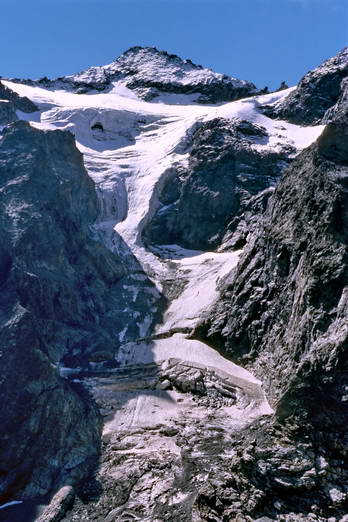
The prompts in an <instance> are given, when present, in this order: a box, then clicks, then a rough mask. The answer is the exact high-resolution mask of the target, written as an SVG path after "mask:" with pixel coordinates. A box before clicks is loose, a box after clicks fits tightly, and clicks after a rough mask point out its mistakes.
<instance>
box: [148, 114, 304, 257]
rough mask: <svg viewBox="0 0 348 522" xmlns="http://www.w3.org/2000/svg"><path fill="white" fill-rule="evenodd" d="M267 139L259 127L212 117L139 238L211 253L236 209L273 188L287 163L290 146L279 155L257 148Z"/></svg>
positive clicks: (199, 131) (195, 136) (170, 179)
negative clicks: (205, 250)
mask: <svg viewBox="0 0 348 522" xmlns="http://www.w3.org/2000/svg"><path fill="white" fill-rule="evenodd" d="M267 139H268V134H267V131H266V129H265V128H264V127H262V126H261V125H256V124H253V123H250V122H247V121H243V120H238V119H236V120H232V121H228V120H225V119H222V118H216V119H213V120H210V121H208V122H206V123H204V124H202V125H201V126H200V127H199V128H198V129H197V130H196V131H195V132H194V134H193V136H192V141H191V143H190V144H189V159H188V165H187V167H182V166H180V165H179V166H178V167H177V168H175V167H173V168H172V169H171V172H169V173H168V177H167V182H166V183H165V184H164V186H163V188H162V190H161V193H160V194H159V201H160V206H159V208H158V210H157V212H156V213H155V215H154V217H153V218H152V220H151V221H150V222H149V223H148V224H147V226H146V227H145V230H144V233H143V237H144V239H145V240H146V241H147V242H148V243H150V244H178V245H181V246H183V247H186V248H194V249H202V250H204V249H208V250H209V249H213V248H216V247H217V246H218V245H219V244H220V243H221V240H222V238H223V236H224V233H225V231H226V226H227V224H228V223H229V222H231V220H233V219H234V218H236V216H237V215H238V214H239V213H240V210H241V207H243V206H248V201H249V199H250V197H251V196H254V195H256V194H258V193H259V192H261V191H263V190H264V189H266V188H268V187H269V186H271V185H274V184H275V183H276V181H277V179H278V178H279V176H280V174H281V172H282V169H283V168H284V166H285V165H287V164H288V163H289V162H290V159H289V155H290V154H291V153H292V152H294V149H293V148H292V147H291V146H285V145H284V146H283V147H282V150H279V151H275V150H272V149H268V150H266V151H265V150H260V149H258V148H257V144H259V143H264V142H267ZM237 222H238V219H237V220H235V221H234V226H235V227H236V226H237ZM230 228H232V225H231V227H230Z"/></svg>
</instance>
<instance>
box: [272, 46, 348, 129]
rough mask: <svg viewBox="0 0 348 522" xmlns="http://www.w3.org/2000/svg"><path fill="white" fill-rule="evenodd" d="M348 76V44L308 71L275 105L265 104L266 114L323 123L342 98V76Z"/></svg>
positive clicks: (294, 121) (309, 122) (298, 120)
mask: <svg viewBox="0 0 348 522" xmlns="http://www.w3.org/2000/svg"><path fill="white" fill-rule="evenodd" d="M347 76H348V47H346V48H344V49H343V50H342V51H341V52H340V53H338V54H337V55H336V56H334V57H333V58H330V59H329V60H326V61H325V62H324V63H322V64H321V65H319V67H317V68H316V69H313V70H312V71H310V72H308V73H307V74H306V75H305V76H304V77H303V78H302V80H301V81H300V83H299V84H298V86H297V88H296V89H295V90H294V91H293V92H291V93H290V94H289V96H287V97H286V98H285V99H284V100H282V101H281V102H279V103H278V104H276V105H275V106H271V107H265V114H267V116H270V117H271V118H279V119H283V120H287V121H290V122H292V123H296V124H298V125H315V124H317V123H320V122H321V121H322V119H323V117H324V116H325V113H326V111H327V110H328V109H330V108H331V107H332V106H333V105H335V103H336V102H337V101H338V99H339V97H340V95H341V92H342V80H343V79H344V78H346V77H347Z"/></svg>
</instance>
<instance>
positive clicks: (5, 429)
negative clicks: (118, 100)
mask: <svg viewBox="0 0 348 522" xmlns="http://www.w3.org/2000/svg"><path fill="white" fill-rule="evenodd" d="M0 207H1V213H0V216H1V217H0V220H1V226H0V230H1V237H0V245H1V247H0V248H1V255H0V264H1V267H0V268H1V272H0V273H1V280H0V285H1V292H0V322H1V329H0V332H1V333H0V346H1V357H0V379H1V380H0V397H1V422H2V429H1V435H0V437H1V442H0V447H1V452H0V470H1V473H0V497H1V499H4V500H5V499H6V498H7V497H9V498H13V496H15V495H16V494H17V493H18V492H21V493H22V495H24V497H25V496H31V497H32V496H36V495H41V494H44V493H46V492H47V491H49V490H50V489H52V488H54V487H56V486H58V485H59V484H60V483H62V481H68V482H69V481H76V480H78V479H79V478H81V477H82V476H83V475H84V474H85V473H87V472H89V471H90V470H91V467H92V465H93V463H94V461H95V459H96V457H97V455H98V451H99V435H100V433H99V431H100V430H99V428H100V423H99V415H98V413H97V410H96V409H95V408H94V406H93V404H92V403H91V401H90V400H89V398H88V395H86V393H85V392H84V391H83V390H82V389H80V388H79V387H78V386H77V385H73V386H72V385H71V384H68V383H67V382H66V381H64V380H62V379H61V378H60V377H59V374H58V369H57V365H58V363H59V361H60V360H61V358H62V357H63V356H65V357H68V358H69V357H70V359H72V360H74V358H75V359H78V360H79V361H80V362H81V360H82V361H83V360H87V359H89V358H90V357H93V358H97V359H98V360H99V359H100V358H102V359H107V358H111V357H112V356H113V354H114V353H115V350H116V349H117V345H116V344H115V341H114V337H113V328H115V323H116V324H117V300H116V297H115V296H114V294H113V289H114V286H115V285H116V283H117V282H118V280H119V279H120V277H121V276H122V275H123V274H124V270H123V268H122V266H121V265H120V262H119V261H118V260H117V258H116V257H115V256H113V255H112V254H111V253H110V252H109V251H108V250H107V249H106V248H105V247H104V246H102V245H101V244H99V243H97V242H96V241H95V240H93V238H92V236H91V232H90V225H91V224H92V223H93V222H94V220H95V219H96V216H97V213H98V200H97V196H96V192H95V188H94V183H93V182H92V181H91V179H90V178H89V177H88V175H87V173H86V171H85V169H84V166H83V162H82V155H81V154H80V152H79V151H78V150H77V148H76V146H75V142H74V138H73V136H72V135H71V134H70V133H69V132H62V131H45V132H44V131H41V130H37V129H35V128H33V127H31V126H30V125H29V124H28V123H26V122H23V121H19V122H15V123H13V124H11V125H9V126H7V127H6V128H5V129H4V130H3V133H2V137H1V140H0ZM92 354H93V355H92Z"/></svg>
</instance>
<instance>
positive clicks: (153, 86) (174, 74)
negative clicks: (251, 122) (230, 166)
mask: <svg viewBox="0 0 348 522" xmlns="http://www.w3.org/2000/svg"><path fill="white" fill-rule="evenodd" d="M19 81H21V80H19ZM115 82H118V83H120V84H122V85H124V86H126V87H127V88H128V89H131V90H133V91H134V92H135V94H136V95H137V96H138V97H139V98H141V99H143V100H146V101H152V100H156V99H158V97H159V96H163V95H164V96H167V95H173V96H174V99H175V96H179V98H177V100H180V102H181V103H185V96H183V95H189V97H188V98H187V100H186V102H189V103H190V102H192V101H195V102H197V103H202V104H204V103H218V102H222V101H233V100H237V99H240V98H245V97H247V96H252V95H255V94H257V93H258V90H257V89H256V87H255V85H254V84H253V83H251V82H249V81H246V80H239V79H237V78H232V77H230V76H227V75H226V74H220V73H215V72H214V71H212V70H211V69H206V68H204V67H202V66H201V65H196V64H194V63H193V62H192V61H191V60H183V59H182V58H180V57H179V56H176V55H175V54H169V53H167V52H166V51H159V50H158V49H156V48H155V47H139V46H136V47H131V48H130V49H128V50H127V51H126V52H125V53H123V54H122V55H121V56H119V57H118V58H117V59H116V60H115V61H113V62H112V63H110V64H109V65H105V66H100V67H90V68H89V69H86V70H85V71H82V72H80V73H77V74H74V75H70V76H65V77H61V78H57V79H56V80H49V79H48V78H46V77H45V78H42V79H41V80H39V81H38V82H33V81H31V80H27V81H26V83H29V84H33V83H38V84H39V85H41V86H44V87H48V88H50V87H54V88H57V87H60V88H68V89H73V90H75V91H76V92H77V93H79V94H81V93H88V92H91V91H109V90H110V89H111V88H112V87H113V84H114V83H115ZM166 100H167V101H168V102H169V103H170V97H169V98H168V97H167V98H166Z"/></svg>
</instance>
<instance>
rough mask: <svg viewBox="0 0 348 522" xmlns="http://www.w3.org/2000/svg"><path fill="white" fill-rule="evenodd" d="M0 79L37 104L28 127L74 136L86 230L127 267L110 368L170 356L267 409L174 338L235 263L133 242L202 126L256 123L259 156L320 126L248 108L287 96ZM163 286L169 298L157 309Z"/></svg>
mask: <svg viewBox="0 0 348 522" xmlns="http://www.w3.org/2000/svg"><path fill="white" fill-rule="evenodd" d="M3 83H4V84H5V85H7V86H8V87H9V88H11V89H13V90H14V91H15V92H17V93H18V94H20V95H22V96H27V97H28V98H29V99H30V100H32V101H33V102H34V103H35V104H36V105H37V106H38V107H39V109H40V113H39V114H37V113H34V114H33V115H25V117H26V118H27V119H29V120H30V121H32V125H33V126H36V127H39V128H48V129H56V128H59V129H65V130H70V131H71V132H72V133H73V134H74V135H75V137H76V141H77V145H78V147H79V149H80V150H81V152H82V153H83V154H84V158H85V164H86V167H87V169H88V172H89V174H90V176H91V177H92V178H93V180H94V181H95V182H96V183H97V186H98V191H99V195H100V207H101V209H100V218H99V221H98V223H97V224H96V225H95V232H96V234H98V235H99V237H100V238H101V239H102V240H103V241H104V242H105V244H106V245H107V246H108V247H109V248H110V249H112V250H113V251H114V252H115V253H117V254H118V255H119V256H120V257H121V259H123V261H124V263H125V265H126V266H127V269H128V279H127V280H125V284H124V292H123V295H122V299H123V301H124V302H123V303H122V304H123V306H124V309H125V310H126V312H127V313H125V315H124V319H123V325H122V331H118V332H117V331H115V335H118V338H119V342H120V344H121V345H122V346H121V349H120V352H119V354H118V360H119V362H120V363H121V364H131V365H134V364H138V365H139V364H144V363H150V362H151V361H155V362H157V363H159V362H160V361H162V360H164V359H170V358H173V357H176V358H178V359H182V360H185V361H191V362H192V363H195V364H201V365H204V366H206V367H212V368H215V369H218V370H219V371H224V372H226V373H227V374H229V375H230V378H231V379H232V381H234V382H235V381H236V380H238V379H241V374H243V377H242V381H241V382H239V385H240V386H242V387H244V388H245V393H247V394H248V393H251V392H250V390H249V388H248V386H249V387H250V383H252V386H251V388H252V393H251V395H252V397H253V400H254V401H255V404H256V403H257V404H258V407H257V411H258V414H261V413H269V412H270V411H271V410H270V408H269V406H268V404H267V401H266V399H265V397H264V394H263V392H262V389H261V383H259V382H258V381H256V380H255V379H254V378H253V376H252V375H250V374H248V372H245V371H244V370H241V369H240V368H238V367H237V366H236V365H233V364H232V363H230V362H229V361H225V360H224V359H223V357H221V356H218V355H217V354H216V353H215V352H214V350H212V349H211V348H210V347H208V346H206V345H203V344H202V343H198V342H196V341H192V340H190V339H188V338H186V337H185V335H184V333H187V332H189V331H190V329H191V328H192V327H194V326H195V324H196V323H197V321H198V319H199V317H200V315H201V313H202V312H204V310H206V309H207V308H208V307H209V305H210V304H211V303H212V302H213V301H214V298H215V297H216V295H217V294H216V287H217V285H218V283H219V280H221V279H222V278H224V276H225V275H226V274H227V273H229V272H230V271H231V269H232V268H233V267H234V266H235V265H236V263H237V261H238V252H225V253H212V252H209V253H203V252H195V251H185V250H183V249H181V248H180V247H177V246H175V245H172V246H170V245H169V246H168V247H167V248H161V249H157V250H154V251H150V250H149V249H147V248H145V246H144V245H143V244H142V241H141V233H142V229H143V227H144V226H145V224H146V223H147V221H148V220H149V219H150V218H151V216H152V215H153V213H154V211H155V210H156V208H157V207H158V192H159V190H160V188H161V185H162V184H163V182H164V180H165V179H166V177H167V175H168V173H169V172H170V169H171V168H172V167H173V165H175V164H181V165H184V164H185V161H186V158H187V144H188V143H189V139H190V136H191V135H192V133H193V132H194V131H195V130H196V129H197V126H198V125H200V124H201V123H202V122H204V121H208V120H210V119H213V118H216V117H223V118H239V119H243V120H247V121H250V122H253V123H256V124H260V125H262V126H263V127H265V128H266V129H267V132H268V135H269V138H268V139H267V140H266V142H265V141H260V142H259V143H255V145H254V146H255V147H258V148H259V149H265V150H266V149H267V148H273V149H275V148H277V146H279V144H280V145H282V146H283V145H284V144H289V145H292V146H293V147H295V148H296V149H297V150H300V149H301V148H303V147H305V146H307V145H309V144H310V143H311V142H312V141H313V140H315V139H316V138H317V136H318V135H319V134H320V133H321V130H322V127H321V126H317V127H306V128H301V127H297V126H295V125H292V124H289V123H287V122H280V121H274V120H271V119H269V118H267V117H266V116H264V115H262V114H261V113H260V112H259V111H258V106H259V105H262V104H265V103H267V104H270V103H274V102H277V101H278V100H280V99H281V98H282V97H284V96H286V95H287V94H288V91H283V92H281V93H277V94H271V95H266V96H261V97H260V96H259V97H255V98H247V99H244V100H239V101H236V102H231V103H227V104H225V105H221V106H215V107H214V106H211V107H208V106H198V105H185V106H183V105H166V104H163V103H162V104H161V103H157V104H150V103H147V102H145V101H142V100H139V99H136V98H135V97H134V94H133V93H131V92H130V91H129V90H127V89H126V88H125V87H124V86H122V87H121V88H120V87H117V86H114V88H113V89H112V90H111V91H110V92H108V93H107V94H106V93H99V94H89V95H85V94H74V93H71V92H67V91H64V90H60V91H55V90H47V89H43V88H41V87H37V86H29V85H23V84H17V83H13V82H7V81H4V82H3ZM23 116H24V115H23V114H20V117H22V118H23ZM35 120H36V121H35ZM139 266H140V267H141V269H139ZM142 270H143V272H142ZM145 276H147V277H150V278H151V279H152V280H153V281H154V282H155V284H156V286H157V292H156V291H154V289H153V288H147V287H146V286H144V285H143V281H144V279H146V277H145ZM168 286H169V292H168ZM165 290H167V294H166V295H169V297H168V299H169V301H171V302H169V303H168V304H167V306H166V307H165V308H166V309H165V310H163V304H161V295H162V294H163V292H164V291H165ZM139 294H141V295H142V300H141V302H139ZM160 312H161V314H162V318H157V320H156V322H157V326H155V328H153V326H154V317H155V315H156V313H157V314H159V313H160ZM178 332H181V333H180V334H178ZM139 338H143V341H139ZM163 338H164V339H163ZM139 343H140V344H139ZM248 383H249V385H248ZM255 387H256V388H255ZM255 389H257V390H258V392H257V394H256V395H258V396H257V398H255ZM260 404H261V406H260ZM234 413H235V414H237V412H234Z"/></svg>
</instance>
